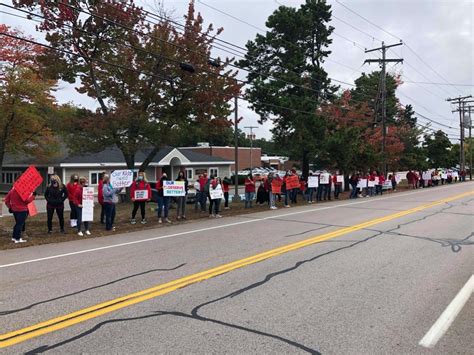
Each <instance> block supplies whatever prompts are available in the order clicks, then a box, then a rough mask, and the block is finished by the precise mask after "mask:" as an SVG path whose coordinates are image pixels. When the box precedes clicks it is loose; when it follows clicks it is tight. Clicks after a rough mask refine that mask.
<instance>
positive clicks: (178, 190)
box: [163, 180, 186, 197]
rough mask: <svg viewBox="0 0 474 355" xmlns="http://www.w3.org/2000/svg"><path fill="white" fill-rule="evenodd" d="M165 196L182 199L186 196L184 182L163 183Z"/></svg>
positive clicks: (167, 181)
mask: <svg viewBox="0 0 474 355" xmlns="http://www.w3.org/2000/svg"><path fill="white" fill-rule="evenodd" d="M163 196H171V197H180V196H186V190H185V188H184V181H169V180H165V181H163Z"/></svg>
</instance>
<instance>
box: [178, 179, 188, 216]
mask: <svg viewBox="0 0 474 355" xmlns="http://www.w3.org/2000/svg"><path fill="white" fill-rule="evenodd" d="M176 181H184V191H185V192H184V196H178V197H177V198H176V204H177V206H176V214H177V216H176V219H177V220H178V221H179V220H180V219H186V213H185V212H186V199H187V198H186V196H187V194H188V190H189V183H188V179H186V176H184V171H180V172H179V173H178V176H177V177H176Z"/></svg>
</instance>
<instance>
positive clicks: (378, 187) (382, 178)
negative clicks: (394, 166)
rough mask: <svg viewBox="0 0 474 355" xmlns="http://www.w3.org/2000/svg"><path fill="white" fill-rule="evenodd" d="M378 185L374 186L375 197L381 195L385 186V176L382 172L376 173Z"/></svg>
mask: <svg viewBox="0 0 474 355" xmlns="http://www.w3.org/2000/svg"><path fill="white" fill-rule="evenodd" d="M378 177H379V183H378V184H377V185H375V188H376V190H375V193H376V194H377V195H383V185H384V184H385V175H384V173H382V172H379V173H378Z"/></svg>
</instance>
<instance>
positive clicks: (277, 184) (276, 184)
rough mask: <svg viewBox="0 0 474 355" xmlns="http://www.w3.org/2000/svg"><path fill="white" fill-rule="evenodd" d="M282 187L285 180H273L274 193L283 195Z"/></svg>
mask: <svg viewBox="0 0 474 355" xmlns="http://www.w3.org/2000/svg"><path fill="white" fill-rule="evenodd" d="M281 185H283V180H280V179H273V180H272V193H273V194H281Z"/></svg>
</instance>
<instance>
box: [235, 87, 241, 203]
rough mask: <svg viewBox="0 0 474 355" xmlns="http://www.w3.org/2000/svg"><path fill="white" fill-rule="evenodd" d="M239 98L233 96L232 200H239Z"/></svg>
mask: <svg viewBox="0 0 474 355" xmlns="http://www.w3.org/2000/svg"><path fill="white" fill-rule="evenodd" d="M238 100H239V98H238V97H237V96H236V97H235V98H234V140H235V141H234V145H235V146H234V149H235V150H234V160H235V162H234V163H235V164H234V166H235V173H234V202H238V201H239V200H240V195H239V111H238V110H239V105H238V103H239V102H238Z"/></svg>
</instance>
